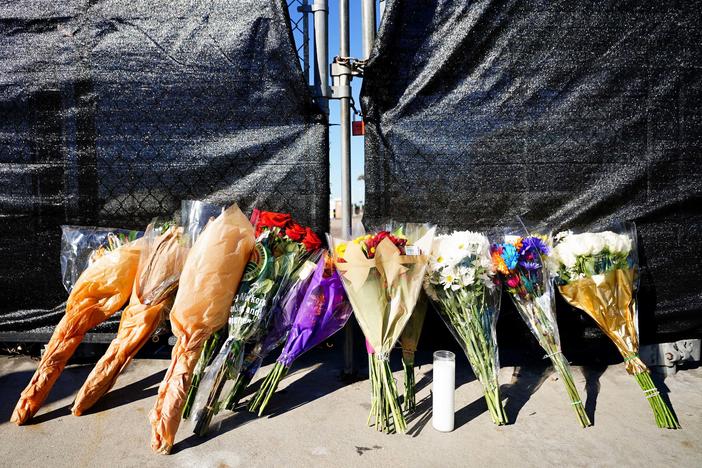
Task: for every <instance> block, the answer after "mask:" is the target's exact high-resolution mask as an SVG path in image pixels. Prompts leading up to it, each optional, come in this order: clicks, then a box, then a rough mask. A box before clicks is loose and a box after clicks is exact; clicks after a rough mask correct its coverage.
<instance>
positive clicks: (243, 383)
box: [224, 374, 251, 411]
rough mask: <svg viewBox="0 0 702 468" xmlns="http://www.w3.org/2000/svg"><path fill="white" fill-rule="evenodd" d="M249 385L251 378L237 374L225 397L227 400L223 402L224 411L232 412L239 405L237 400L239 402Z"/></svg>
mask: <svg viewBox="0 0 702 468" xmlns="http://www.w3.org/2000/svg"><path fill="white" fill-rule="evenodd" d="M249 383H251V377H248V376H245V375H242V374H239V376H238V377H237V379H236V382H234V386H233V387H232V389H231V391H230V392H229V395H227V398H226V399H225V400H224V407H225V408H226V409H228V410H230V411H234V408H236V405H238V404H239V400H241V397H242V396H243V395H244V391H245V390H246V387H248V386H249Z"/></svg>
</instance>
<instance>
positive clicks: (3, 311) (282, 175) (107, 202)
mask: <svg viewBox="0 0 702 468" xmlns="http://www.w3.org/2000/svg"><path fill="white" fill-rule="evenodd" d="M328 173H329V169H328V132H327V125H326V119H325V117H324V116H323V114H322V113H320V111H319V109H318V108H317V107H316V106H315V105H314V104H313V102H312V100H311V97H310V94H309V92H308V88H307V86H306V83H305V82H304V79H303V76H302V72H301V69H300V65H299V62H298V58H297V55H296V53H295V47H294V43H293V38H292V34H291V32H290V25H289V18H288V11H287V5H286V4H285V2H284V1H283V0H269V1H262V0H215V1H209V0H208V1H192V0H151V1H136V2H135V1H127V0H72V1H70V0H69V1H62V2H47V1H43V0H16V1H13V2H2V3H0V224H1V225H0V259H1V261H0V332H6V331H26V330H30V331H32V332H40V331H50V330H51V328H52V325H53V324H55V323H56V322H57V321H58V319H59V318H60V316H61V314H62V313H63V309H62V308H61V307H60V305H59V304H60V303H61V302H62V301H64V300H65V298H66V292H65V290H64V289H63V286H62V284H61V276H60V273H59V247H60V238H61V230H60V227H59V226H60V225H61V224H76V225H96V226H111V227H124V228H130V229H133V228H142V229H143V227H144V226H145V225H146V223H147V222H148V221H149V220H150V219H151V218H152V217H154V216H157V215H169V214H172V213H174V212H176V211H177V210H178V209H179V206H180V201H181V200H182V199H204V200H208V201H211V202H213V203H231V202H237V203H238V204H239V205H240V206H241V207H242V209H243V210H244V211H248V212H250V210H251V209H252V208H253V207H254V206H256V207H260V208H264V209H271V210H283V211H289V212H291V213H293V215H294V216H295V217H296V218H298V219H299V220H300V221H301V222H303V223H305V224H309V225H311V226H313V227H314V228H315V229H316V230H317V231H318V232H320V233H323V232H325V231H326V229H327V227H328V216H329V215H328V212H329V209H328V203H329V195H328V191H329V188H328V187H329V181H328ZM105 329H114V321H112V322H111V324H110V325H109V326H107V327H102V328H98V330H105Z"/></svg>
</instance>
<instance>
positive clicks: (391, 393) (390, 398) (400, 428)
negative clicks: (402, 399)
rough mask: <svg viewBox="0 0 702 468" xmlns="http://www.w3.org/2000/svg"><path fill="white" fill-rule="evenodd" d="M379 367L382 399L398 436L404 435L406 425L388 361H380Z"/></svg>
mask: <svg viewBox="0 0 702 468" xmlns="http://www.w3.org/2000/svg"><path fill="white" fill-rule="evenodd" d="M380 366H381V368H382V375H381V379H382V385H383V393H384V398H385V401H386V403H387V405H388V408H389V410H390V413H391V414H392V419H393V422H394V425H395V430H396V431H397V432H399V433H400V434H404V433H405V432H407V424H406V422H405V417H404V415H403V414H402V408H400V403H399V398H398V396H397V386H396V385H395V379H394V378H393V375H392V370H391V369H390V361H389V360H387V359H384V360H381V361H380Z"/></svg>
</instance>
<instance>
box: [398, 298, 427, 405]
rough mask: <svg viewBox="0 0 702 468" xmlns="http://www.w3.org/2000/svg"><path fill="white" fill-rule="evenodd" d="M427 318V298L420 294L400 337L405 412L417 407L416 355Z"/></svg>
mask: <svg viewBox="0 0 702 468" xmlns="http://www.w3.org/2000/svg"><path fill="white" fill-rule="evenodd" d="M426 316H427V296H426V294H424V292H421V293H420V294H419V299H417V304H416V305H415V306H414V311H413V312H412V315H411V316H410V319H409V321H408V322H407V325H405V328H403V329H402V334H401V335H400V347H401V348H402V370H403V371H404V374H405V401H404V410H405V411H408V412H410V411H414V409H415V407H416V406H417V399H416V396H415V384H416V383H415V378H414V353H415V352H416V351H417V345H418V344H419V337H420V335H421V334H422V327H423V326H424V319H425V317H426Z"/></svg>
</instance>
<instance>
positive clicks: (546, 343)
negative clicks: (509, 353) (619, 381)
mask: <svg viewBox="0 0 702 468" xmlns="http://www.w3.org/2000/svg"><path fill="white" fill-rule="evenodd" d="M515 305H516V306H517V309H518V310H519V312H520V314H521V315H522V317H523V318H524V319H525V320H526V321H527V322H528V323H529V326H530V328H531V331H532V333H533V334H534V335H535V336H536V338H537V339H538V341H539V344H540V345H541V347H542V348H543V349H544V351H546V353H547V354H548V357H549V358H550V359H551V362H552V363H553V367H554V368H555V369H556V372H558V375H559V377H560V379H561V381H563V384H564V385H565V387H566V392H567V393H568V398H570V402H571V405H572V406H573V410H574V411H575V414H576V416H577V417H578V421H579V422H580V425H581V426H582V427H588V426H591V425H592V423H591V422H590V418H588V416H587V413H586V412H585V407H584V405H583V403H582V399H581V398H580V394H579V393H578V389H577V387H576V386H575V382H574V380H573V373H572V372H571V369H570V364H568V360H567V359H566V358H565V356H564V355H563V353H562V352H561V346H560V344H559V342H558V330H557V329H556V324H555V323H553V321H552V320H551V318H550V317H549V316H548V314H546V312H545V311H544V310H542V309H541V307H539V306H538V305H537V304H536V302H534V301H529V302H523V303H520V302H517V301H515Z"/></svg>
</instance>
